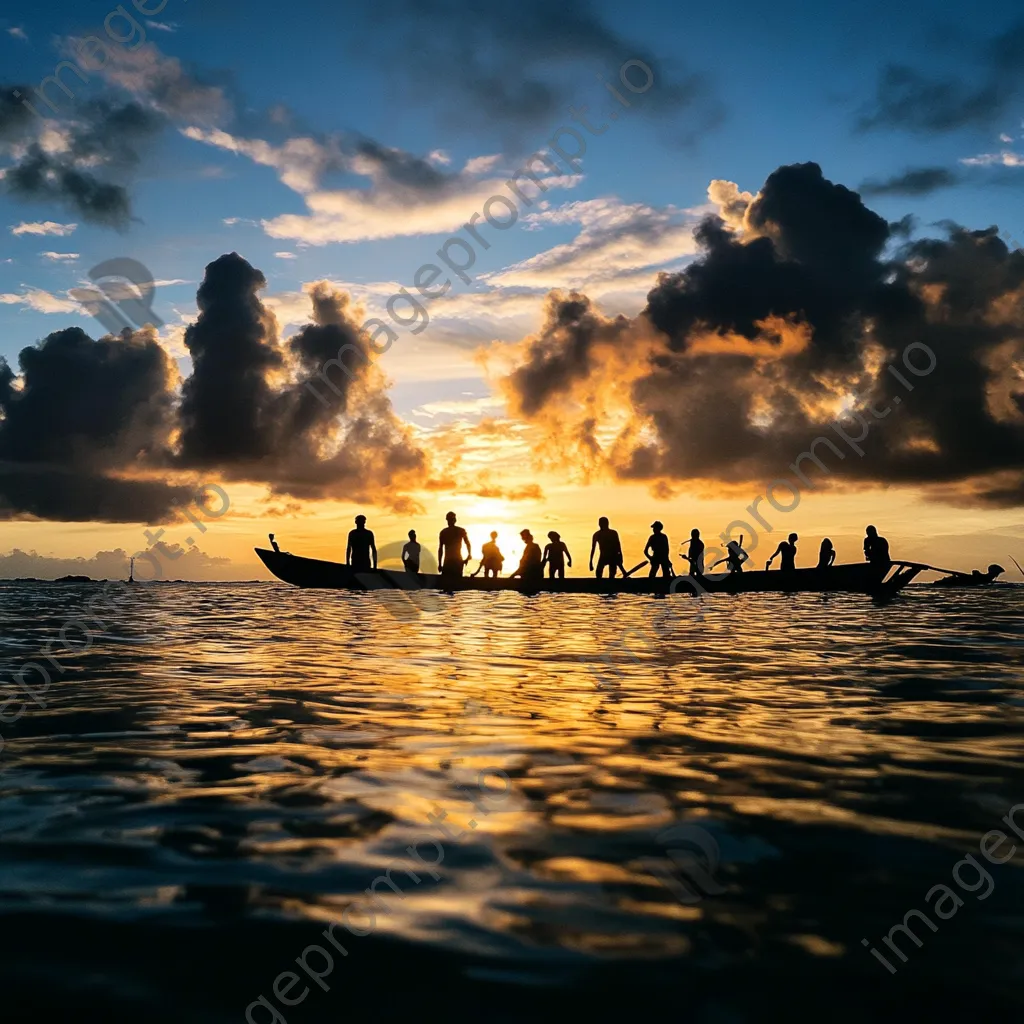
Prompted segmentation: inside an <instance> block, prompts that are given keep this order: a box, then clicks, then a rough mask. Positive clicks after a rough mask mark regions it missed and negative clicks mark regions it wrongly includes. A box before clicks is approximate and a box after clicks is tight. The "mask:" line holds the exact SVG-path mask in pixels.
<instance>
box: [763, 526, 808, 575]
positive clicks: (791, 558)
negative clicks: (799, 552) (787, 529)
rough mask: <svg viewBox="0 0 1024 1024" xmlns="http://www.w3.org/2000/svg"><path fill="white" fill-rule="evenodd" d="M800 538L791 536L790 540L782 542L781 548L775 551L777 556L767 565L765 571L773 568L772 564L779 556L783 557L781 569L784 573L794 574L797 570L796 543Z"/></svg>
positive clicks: (780, 543)
mask: <svg viewBox="0 0 1024 1024" xmlns="http://www.w3.org/2000/svg"><path fill="white" fill-rule="evenodd" d="M799 539H800V538H799V537H798V536H797V535H796V534H795V533H791V534H790V535H789V540H780V541H779V546H778V547H777V548H776V549H775V554H774V555H772V557H771V558H769V559H768V561H767V562H766V563H765V569H766V570H768V569H770V568H771V567H772V562H774V561H775V559H776V557H777V556H778V555H781V556H782V564H781V568H782V571H783V572H792V571H793V570H794V569H795V568H796V542H797V541H798V540H799Z"/></svg>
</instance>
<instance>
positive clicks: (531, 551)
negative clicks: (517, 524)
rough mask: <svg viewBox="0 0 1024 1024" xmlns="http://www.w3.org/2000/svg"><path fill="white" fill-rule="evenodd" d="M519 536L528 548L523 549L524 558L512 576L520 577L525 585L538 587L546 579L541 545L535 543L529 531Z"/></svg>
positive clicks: (522, 532) (524, 531)
mask: <svg viewBox="0 0 1024 1024" xmlns="http://www.w3.org/2000/svg"><path fill="white" fill-rule="evenodd" d="M519 536H520V537H522V538H523V541H524V542H525V544H526V547H525V548H524V549H523V557H522V558H520V559H519V568H518V569H516V571H515V572H514V573H512V576H513V577H514V576H519V577H520V578H521V579H522V581H523V582H524V583H527V584H529V585H530V586H536V585H537V584H538V583H539V582H540V581H541V580H542V579H544V569H543V568H542V565H543V556H542V555H541V551H540V545H539V544H535V543H534V540H533V534H532V533H530V531H529V530H521V531H520V532H519ZM510 578H511V577H510Z"/></svg>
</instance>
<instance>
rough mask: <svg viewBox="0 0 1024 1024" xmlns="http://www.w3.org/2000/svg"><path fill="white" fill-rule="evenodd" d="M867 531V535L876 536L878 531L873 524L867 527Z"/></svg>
mask: <svg viewBox="0 0 1024 1024" xmlns="http://www.w3.org/2000/svg"><path fill="white" fill-rule="evenodd" d="M867 533H868V536H869V537H877V536H878V531H877V530H876V529H875V528H874V527H873V526H869V527H868V530H867Z"/></svg>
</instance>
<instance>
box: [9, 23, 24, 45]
mask: <svg viewBox="0 0 1024 1024" xmlns="http://www.w3.org/2000/svg"><path fill="white" fill-rule="evenodd" d="M7 34H8V35H9V36H14V38H15V39H23V40H25V41H26V42H27V41H28V33H27V32H26V31H25V30H24V29H23V28H18V27H17V26H15V27H14V28H9V29H8V30H7Z"/></svg>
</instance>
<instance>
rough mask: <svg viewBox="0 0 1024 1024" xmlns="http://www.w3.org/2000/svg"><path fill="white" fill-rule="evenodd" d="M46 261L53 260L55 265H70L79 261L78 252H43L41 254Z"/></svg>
mask: <svg viewBox="0 0 1024 1024" xmlns="http://www.w3.org/2000/svg"><path fill="white" fill-rule="evenodd" d="M39 255H40V256H42V257H43V259H44V260H52V261H53V262H54V263H61V262H64V263H68V262H71V261H72V260H77V259H78V253H77V252H52V251H51V252H41V253H40V254H39Z"/></svg>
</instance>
